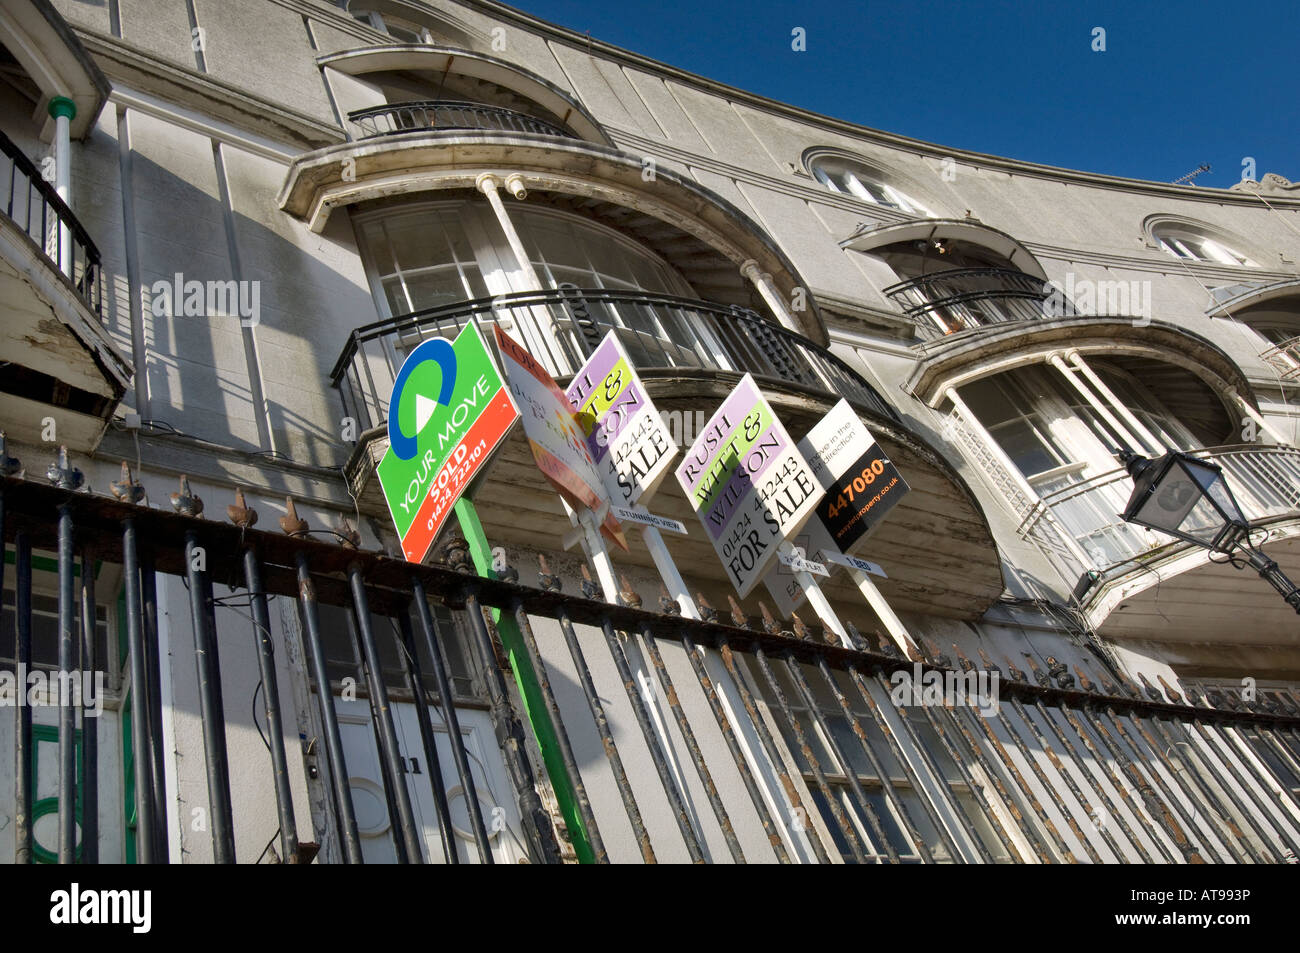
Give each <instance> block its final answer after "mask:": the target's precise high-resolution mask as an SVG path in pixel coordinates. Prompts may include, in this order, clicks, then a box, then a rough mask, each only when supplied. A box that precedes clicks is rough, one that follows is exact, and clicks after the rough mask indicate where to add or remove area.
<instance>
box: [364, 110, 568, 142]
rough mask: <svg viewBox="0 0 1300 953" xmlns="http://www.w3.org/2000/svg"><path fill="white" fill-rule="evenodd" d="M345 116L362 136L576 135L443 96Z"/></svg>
mask: <svg viewBox="0 0 1300 953" xmlns="http://www.w3.org/2000/svg"><path fill="white" fill-rule="evenodd" d="M348 119H349V120H351V121H352V122H353V123H354V124H355V125H356V126H357V127H358V128H360V129H361V131H362V133H363V135H362V138H365V139H370V138H373V137H375V136H390V135H393V134H394V133H399V132H411V131H412V130H416V129H490V130H492V131H494V132H522V133H527V134H529V135H534V136H562V137H564V138H566V139H573V138H575V136H574V135H573V133H571V132H569V131H568V130H567V129H564V128H561V127H560V126H557V125H555V124H554V123H550V122H547V121H546V120H544V119H537V118H536V117H534V116H526V115H524V114H523V113H517V112H515V111H514V110H511V109H503V108H501V107H499V106H485V105H483V104H482V103H462V102H452V101H443V100H438V101H434V100H427V101H421V102H411V103H386V104H384V105H382V106H371V107H370V108H368V109H358V110H357V111H356V112H351V113H348Z"/></svg>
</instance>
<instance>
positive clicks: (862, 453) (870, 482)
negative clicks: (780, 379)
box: [763, 400, 909, 616]
mask: <svg viewBox="0 0 1300 953" xmlns="http://www.w3.org/2000/svg"><path fill="white" fill-rule="evenodd" d="M799 452H800V453H802V454H803V455H804V458H805V459H806V460H807V461H808V465H809V466H810V467H811V468H812V471H813V474H814V476H815V477H816V479H817V483H818V485H819V486H820V487H821V488H822V489H824V490H825V491H826V495H825V496H824V497H822V499H821V502H819V503H818V504H817V515H818V518H817V519H815V520H809V521H808V524H807V525H806V526H805V527H804V530H803V533H802V534H801V535H800V537H799V538H798V539H796V540H794V542H795V544H796V545H798V546H800V547H802V548H803V549H804V550H805V551H806V552H807V554H808V556H809V557H810V558H814V559H815V558H820V559H823V560H825V561H826V562H828V563H830V564H831V565H833V566H847V567H848V568H850V569H858V570H861V571H863V572H869V573H872V574H874V575H878V576H884V575H885V572H884V570H883V569H881V568H880V567H879V566H877V565H876V564H875V563H872V562H868V561H867V560H865V559H857V558H856V557H853V556H847V555H844V551H845V550H847V549H849V548H850V547H852V546H854V545H855V544H857V543H859V542H861V541H862V540H863V539H864V538H865V537H866V536H867V534H868V533H870V532H871V530H872V529H874V528H875V527H876V525H877V524H879V522H880V520H881V519H882V518H883V517H884V515H885V514H886V513H888V512H889V510H890V509H892V508H893V506H894V504H896V503H897V502H898V501H899V500H900V499H902V498H903V495H904V494H905V493H907V491H908V489H909V487H908V485H907V482H906V481H905V480H904V479H903V477H902V475H901V474H899V472H898V469H897V468H896V467H895V466H894V464H893V463H891V462H890V461H889V458H888V457H886V456H885V454H884V451H882V450H881V449H880V445H879V444H877V443H876V441H875V439H874V438H873V437H872V436H871V433H870V432H869V431H868V430H867V428H866V427H864V426H863V425H862V421H861V420H860V419H858V415H857V413H856V412H855V411H854V410H853V408H852V406H850V404H849V402H848V401H845V400H841V401H840V402H839V403H838V404H836V405H835V406H834V407H832V408H831V410H830V412H829V413H828V414H827V415H826V416H825V417H823V418H822V419H821V420H820V421H818V423H817V425H816V426H815V427H813V428H812V430H810V431H809V432H808V436H806V437H804V438H803V439H802V440H800V441H799ZM868 567H870V568H868ZM763 582H764V584H765V585H766V586H767V590H768V592H769V593H771V595H772V598H773V599H774V600H775V601H776V604H777V608H778V609H780V610H781V613H782V615H784V616H789V615H790V613H791V612H793V611H795V610H796V609H797V608H798V607H799V606H800V605H801V604H802V603H803V600H804V592H803V589H802V588H801V587H800V586H799V583H798V581H797V580H796V579H795V577H794V571H793V570H792V569H791V568H790V567H788V566H784V565H781V566H775V567H773V568H772V570H771V571H770V572H769V573H768V574H767V575H766V576H765V577H764V578H763Z"/></svg>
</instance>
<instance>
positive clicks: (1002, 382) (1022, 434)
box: [961, 368, 1075, 479]
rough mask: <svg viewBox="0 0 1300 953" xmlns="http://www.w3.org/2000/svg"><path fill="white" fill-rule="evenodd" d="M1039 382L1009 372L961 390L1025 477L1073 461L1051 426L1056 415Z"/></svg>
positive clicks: (986, 427) (990, 432)
mask: <svg viewBox="0 0 1300 953" xmlns="http://www.w3.org/2000/svg"><path fill="white" fill-rule="evenodd" d="M1034 370H1037V369H1036V368H1035V369H1034ZM1034 384H1038V385H1039V387H1037V388H1035V387H1034V386H1033V385H1034ZM1041 385H1042V382H1041V381H1030V380H1026V379H1025V375H1020V374H1014V373H1010V374H999V375H997V376H996V377H986V378H984V379H983V380H978V381H974V382H973V383H970V384H967V385H965V386H964V387H962V389H961V397H962V400H964V401H965V402H966V405H967V406H968V407H970V409H971V411H972V412H973V413H974V414H975V416H976V417H978V418H979V421H980V423H982V424H983V425H984V428H985V429H986V430H987V431H988V432H989V434H990V435H991V436H992V437H993V439H994V440H996V441H997V444H998V446H999V447H1001V448H1002V451H1003V452H1004V453H1005V454H1006V455H1007V456H1008V457H1010V458H1011V462H1012V463H1014V464H1015V465H1016V467H1017V468H1018V469H1019V470H1020V472H1021V473H1022V474H1023V475H1024V476H1025V477H1026V478H1027V479H1032V478H1033V477H1035V476H1037V475H1038V474H1040V473H1046V472H1048V471H1050V470H1054V469H1056V468H1058V467H1062V466H1066V465H1068V464H1070V463H1073V462H1075V459H1074V457H1075V455H1074V454H1073V453H1072V452H1071V449H1070V448H1069V447H1068V446H1067V445H1066V444H1065V442H1064V441H1063V440H1062V437H1061V435H1060V433H1059V431H1057V430H1054V428H1053V418H1054V416H1055V415H1054V414H1053V413H1052V408H1050V407H1049V406H1047V405H1046V404H1045V402H1044V400H1043V394H1042V390H1043V388H1042V386H1041Z"/></svg>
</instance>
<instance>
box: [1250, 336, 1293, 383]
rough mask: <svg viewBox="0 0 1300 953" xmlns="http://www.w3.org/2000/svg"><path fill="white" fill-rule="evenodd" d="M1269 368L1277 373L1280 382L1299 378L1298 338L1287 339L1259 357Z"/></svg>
mask: <svg viewBox="0 0 1300 953" xmlns="http://www.w3.org/2000/svg"><path fill="white" fill-rule="evenodd" d="M1259 357H1260V360H1262V361H1263V362H1264V363H1265V364H1267V365H1268V366H1269V367H1271V368H1273V369H1274V370H1275V371H1277V373H1278V375H1279V376H1280V377H1281V378H1282V380H1285V381H1290V380H1295V379H1296V378H1300V337H1293V338H1288V339H1287V340H1285V341H1283V342H1282V343H1280V344H1276V345H1274V346H1273V347H1271V348H1269V349H1268V350H1267V351H1263V352H1261V353H1260V355H1259Z"/></svg>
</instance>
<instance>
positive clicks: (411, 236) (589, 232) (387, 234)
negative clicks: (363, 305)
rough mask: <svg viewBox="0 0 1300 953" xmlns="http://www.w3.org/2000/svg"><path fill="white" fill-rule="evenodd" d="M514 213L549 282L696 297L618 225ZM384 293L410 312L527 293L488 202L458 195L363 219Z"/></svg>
mask: <svg viewBox="0 0 1300 953" xmlns="http://www.w3.org/2000/svg"><path fill="white" fill-rule="evenodd" d="M510 219H511V222H512V223H513V224H514V226H515V230H516V231H518V233H519V237H520V239H521V240H522V241H523V244H524V249H525V250H526V251H527V252H528V258H529V260H530V261H531V262H532V265H533V268H534V270H535V271H536V272H537V276H538V277H539V278H540V279H541V281H542V284H543V285H544V286H546V287H550V288H560V287H565V286H572V287H576V288H609V289H619V290H628V291H652V292H658V293H661V294H673V295H681V296H684V297H691V296H693V292H692V290H691V287H690V285H688V284H687V283H686V282H685V280H684V279H683V278H682V277H681V276H680V275H679V274H678V273H677V271H676V270H675V269H673V268H672V267H671V266H670V265H668V264H667V263H666V262H665V261H663V259H661V258H659V257H658V256H657V255H655V254H654V253H653V252H651V251H649V250H648V249H646V248H644V247H642V246H641V245H639V244H637V243H636V242H634V241H632V240H631V239H629V238H627V237H626V236H624V235H620V234H619V233H618V232H615V231H614V230H613V229H609V228H606V227H604V226H603V225H599V224H597V223H595V222H592V221H589V220H586V219H578V218H575V217H573V216H569V215H565V214H564V213H561V212H555V211H552V210H550V209H544V208H536V207H529V206H526V205H522V204H521V205H514V206H511V208H510ZM357 233H358V238H359V239H360V242H361V245H362V249H363V254H364V255H365V257H366V258H367V260H368V265H369V267H370V273H371V281H372V285H373V286H374V290H375V291H376V298H377V299H379V300H381V301H382V302H383V303H384V305H385V306H386V307H387V310H388V312H389V314H392V315H398V314H406V313H408V312H411V311H419V310H423V309H425V308H434V307H438V306H439V305H444V304H454V303H456V302H460V301H468V300H471V299H473V298H482V297H487V296H489V295H497V294H509V293H510V292H512V291H524V290H527V285H526V284H525V282H524V281H523V280H522V276H521V275H519V274H518V273H517V266H516V264H515V259H514V255H513V253H512V252H511V250H510V246H509V245H508V244H507V243H506V240H505V236H504V234H502V232H501V226H500V224H499V223H498V222H497V220H496V218H495V217H494V216H493V215H492V213H491V210H490V209H489V208H488V207H487V204H486V202H475V201H453V202H437V203H430V204H424V205H419V206H403V207H402V208H401V209H400V210H395V211H394V210H383V211H378V212H374V213H369V214H363V215H360V216H358V218H357Z"/></svg>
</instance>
